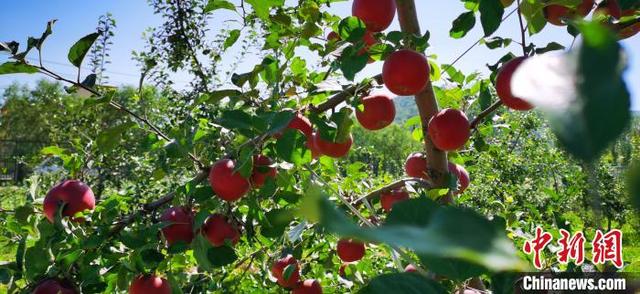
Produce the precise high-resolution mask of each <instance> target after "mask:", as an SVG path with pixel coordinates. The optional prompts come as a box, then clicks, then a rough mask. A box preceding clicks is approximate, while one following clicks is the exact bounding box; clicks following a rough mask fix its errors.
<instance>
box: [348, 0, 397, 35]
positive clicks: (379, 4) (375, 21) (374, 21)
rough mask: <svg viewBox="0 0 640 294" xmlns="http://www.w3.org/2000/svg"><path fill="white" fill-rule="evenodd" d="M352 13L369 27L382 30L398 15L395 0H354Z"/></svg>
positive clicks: (371, 29) (375, 30)
mask: <svg viewBox="0 0 640 294" xmlns="http://www.w3.org/2000/svg"><path fill="white" fill-rule="evenodd" d="M351 14H352V15H353V16H355V17H358V18H359V19H361V20H362V21H363V22H364V23H365V25H367V29H368V30H370V31H373V32H381V31H384V30H385V29H387V28H388V27H389V26H390V25H391V22H393V18H394V17H395V15H396V2H395V0H354V1H353V6H352V7H351Z"/></svg>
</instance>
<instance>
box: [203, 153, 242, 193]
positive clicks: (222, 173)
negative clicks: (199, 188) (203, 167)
mask: <svg viewBox="0 0 640 294" xmlns="http://www.w3.org/2000/svg"><path fill="white" fill-rule="evenodd" d="M235 168H236V165H235V162H234V161H233V160H231V159H222V160H219V161H218V162H216V163H215V164H214V165H213V167H211V171H209V183H210V184H211V188H212V189H213V192H215V193H216V195H218V197H219V198H220V199H222V200H225V201H229V202H232V201H236V200H238V199H240V198H242V196H244V195H245V194H247V192H249V189H250V188H251V185H250V184H249V180H248V179H246V178H244V177H243V176H242V175H240V173H238V172H235V171H234V169H235Z"/></svg>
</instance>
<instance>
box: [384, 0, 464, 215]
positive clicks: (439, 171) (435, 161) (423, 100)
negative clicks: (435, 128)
mask: <svg viewBox="0 0 640 294" xmlns="http://www.w3.org/2000/svg"><path fill="white" fill-rule="evenodd" d="M396 4H397V7H398V20H399V21H400V28H401V29H402V31H403V32H405V33H411V34H417V35H421V30H420V23H419V22H418V16H417V15H416V5H415V2H414V0H396ZM415 100H416V105H417V106H418V113H419V114H420V122H421V123H422V134H423V137H424V146H425V151H427V161H428V162H429V167H430V171H429V174H430V175H431V177H432V179H433V184H434V187H446V186H447V183H446V179H447V177H446V175H447V174H448V173H449V168H448V162H447V153H446V152H443V151H442V150H439V149H437V148H436V147H435V146H434V145H433V143H432V142H431V138H430V137H429V134H428V133H427V127H428V124H429V120H430V119H431V117H433V116H434V115H435V114H436V113H438V101H437V100H436V97H435V94H434V92H433V86H432V85H431V81H430V80H429V81H428V83H427V85H426V87H425V88H424V90H422V91H421V92H420V93H418V94H417V95H416V96H415ZM444 201H445V202H447V203H450V202H451V193H449V194H448V195H447V196H445V199H444Z"/></svg>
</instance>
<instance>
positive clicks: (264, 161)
mask: <svg viewBox="0 0 640 294" xmlns="http://www.w3.org/2000/svg"><path fill="white" fill-rule="evenodd" d="M271 165H273V162H272V161H271V158H269V157H266V156H264V155H262V154H259V155H254V156H253V172H252V173H251V183H252V184H253V187H255V188H260V187H262V185H264V182H265V181H266V180H267V178H275V177H276V175H277V174H278V171H277V170H276V168H275V167H272V166H271Z"/></svg>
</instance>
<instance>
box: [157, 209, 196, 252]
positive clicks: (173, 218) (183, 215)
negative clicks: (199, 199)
mask: <svg viewBox="0 0 640 294" xmlns="http://www.w3.org/2000/svg"><path fill="white" fill-rule="evenodd" d="M160 220H161V221H163V222H170V223H172V224H171V225H169V226H166V227H164V228H162V235H163V236H164V238H165V239H167V243H168V244H169V246H171V245H173V244H175V243H177V242H179V241H184V242H185V243H187V244H190V243H191V241H192V240H193V211H191V210H190V209H188V208H186V207H171V208H168V209H167V210H165V211H164V212H163V213H162V216H161V217H160Z"/></svg>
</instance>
